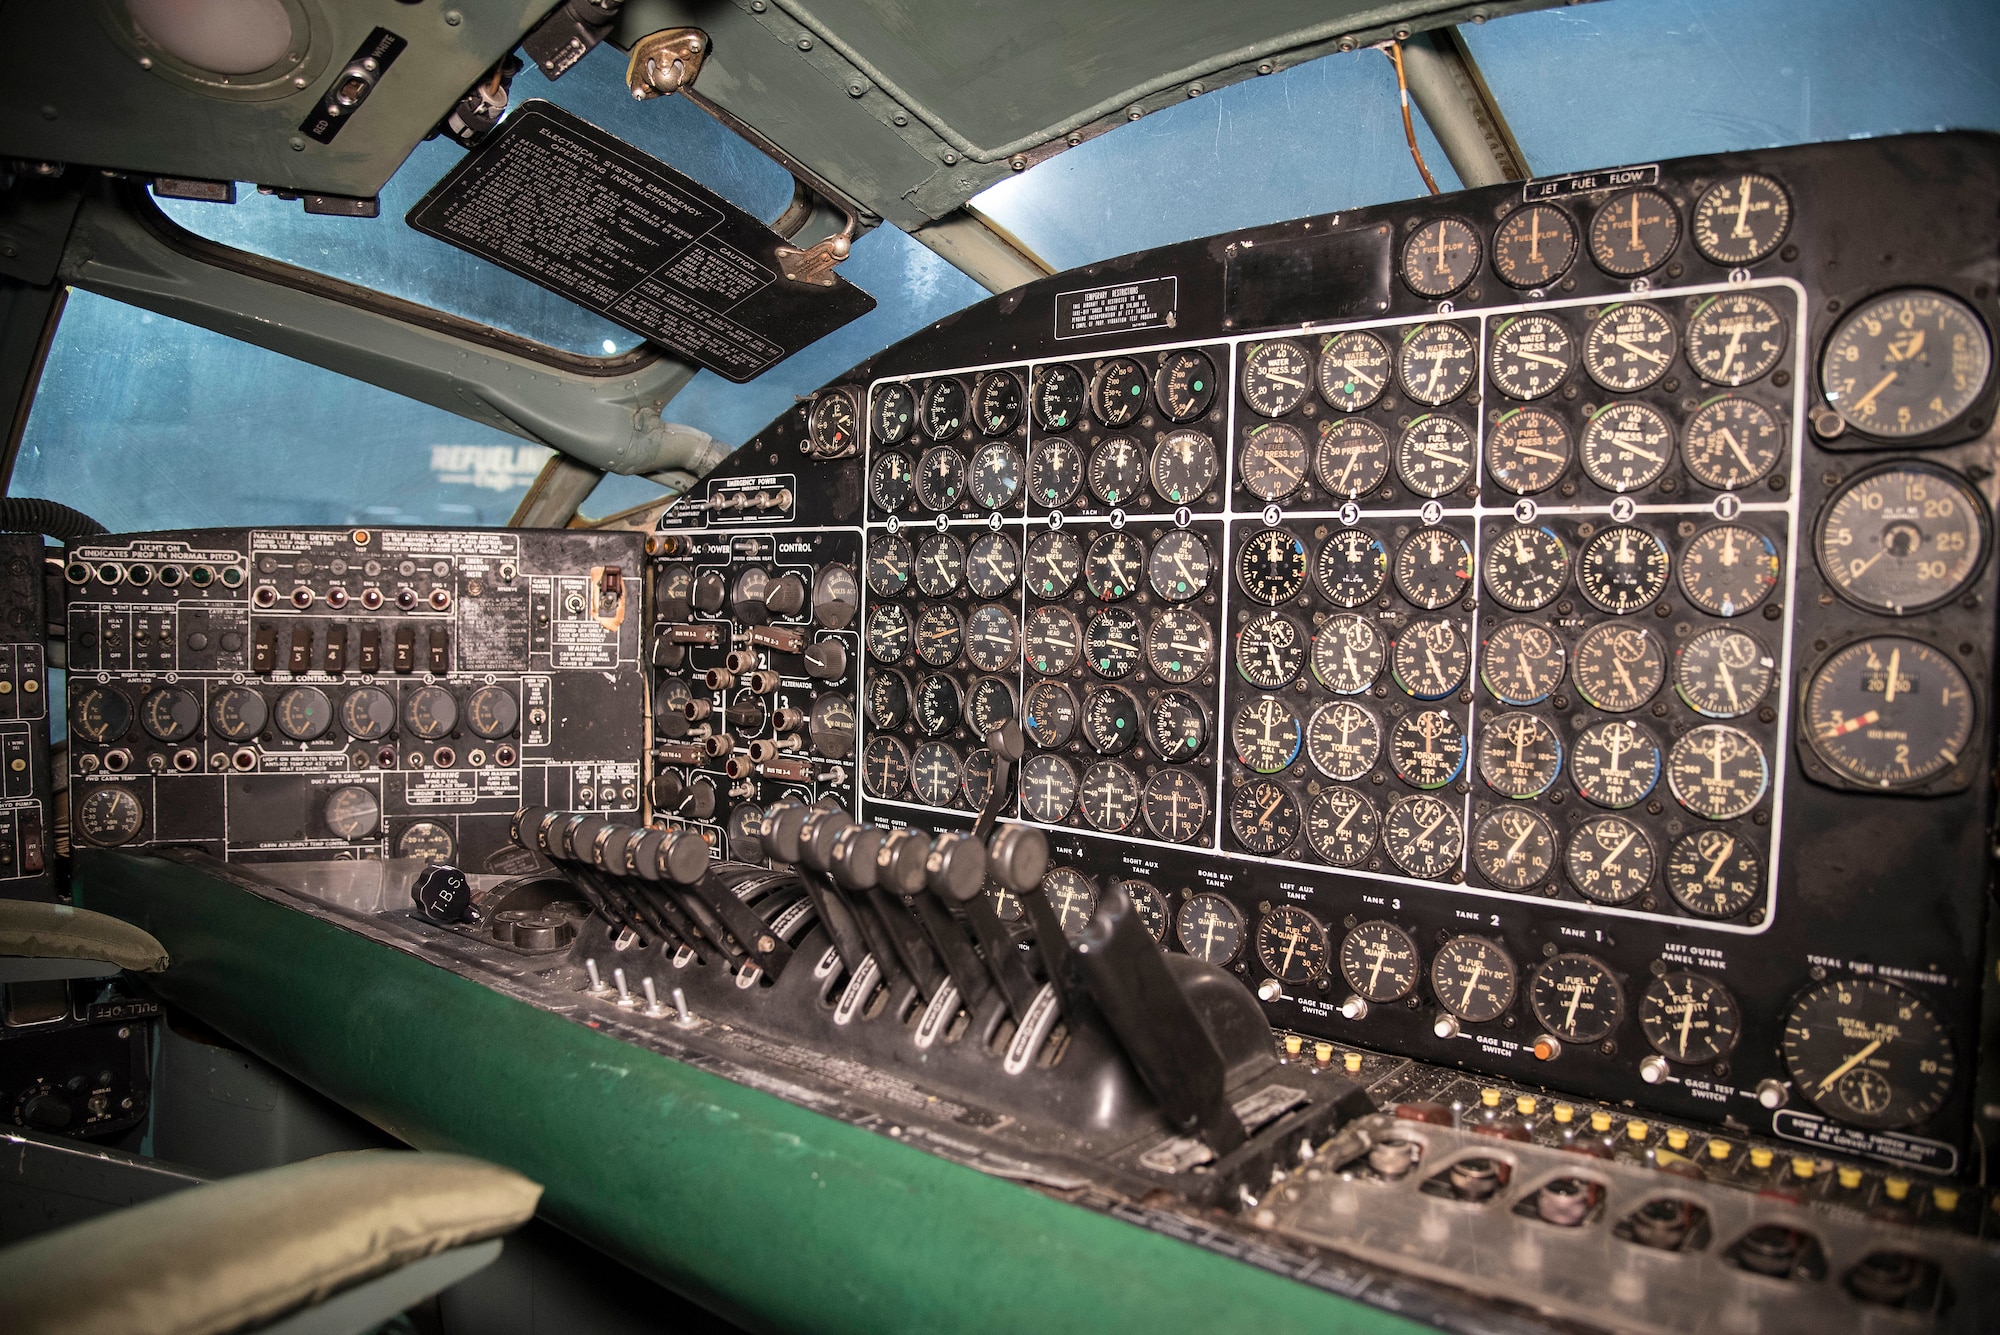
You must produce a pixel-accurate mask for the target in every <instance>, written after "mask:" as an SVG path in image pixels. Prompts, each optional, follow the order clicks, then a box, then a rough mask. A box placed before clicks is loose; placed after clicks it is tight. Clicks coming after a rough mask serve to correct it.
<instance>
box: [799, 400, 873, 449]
mask: <svg viewBox="0 0 2000 1335" xmlns="http://www.w3.org/2000/svg"><path fill="white" fill-rule="evenodd" d="M859 426H860V424H859V423H858V422H857V421H856V420H855V412H854V396H853V395H852V394H850V393H848V392H847V391H846V390H844V389H830V390H827V391H826V392H825V393H823V394H821V395H819V396H818V397H817V398H815V399H814V400H813V401H812V407H811V408H810V409H808V410H807V412H806V434H808V435H809V436H811V437H812V443H813V444H814V445H816V446H818V447H819V452H820V453H821V454H823V455H825V456H827V457H828V458H833V457H837V456H839V455H843V454H849V453H852V452H853V450H854V447H855V444H856V442H857V441H858V440H859V439H860V436H859Z"/></svg>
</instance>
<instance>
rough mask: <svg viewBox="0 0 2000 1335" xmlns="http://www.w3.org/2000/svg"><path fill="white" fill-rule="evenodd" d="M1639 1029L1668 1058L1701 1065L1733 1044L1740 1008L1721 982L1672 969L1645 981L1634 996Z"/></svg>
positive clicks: (1730, 1049)
mask: <svg viewBox="0 0 2000 1335" xmlns="http://www.w3.org/2000/svg"><path fill="white" fill-rule="evenodd" d="M1639 1031H1640V1032H1641V1033H1643V1034H1644V1035H1645V1036H1646V1042H1648V1043H1649V1044H1651V1045H1652V1048H1653V1051H1655V1052H1657V1053H1659V1054H1660V1055H1661V1056H1662V1057H1665V1058H1666V1059H1667V1060H1668V1061H1670V1062H1677V1063H1679V1064H1681V1065H1683V1066H1706V1065H1707V1064H1708V1063H1710V1062H1715V1061H1721V1060H1722V1059H1723V1058H1724V1057H1727V1056H1728V1055H1729V1054H1730V1053H1731V1052H1733V1051H1735V1050H1736V1039H1737V1036H1738V1035H1739V1034H1741V1033H1742V1032H1743V1013H1742V1012H1741V1011H1740V1010H1739V1009H1737V1005H1736V998H1735V997H1732V996H1730V995H1729V989H1728V988H1726V987H1724V986H1723V985H1722V984H1721V983H1718V982H1716V981H1715V980H1714V979H1713V978H1706V977H1703V976H1702V975H1701V974H1698V973H1687V972H1685V971H1681V970H1676V971H1675V972H1673V973H1663V974H1661V975H1660V976H1659V977H1658V978H1655V979H1654V980H1653V981H1652V982H1650V983H1648V984H1647V985H1646V991H1645V993H1644V994H1643V995H1641V996H1640V998H1639Z"/></svg>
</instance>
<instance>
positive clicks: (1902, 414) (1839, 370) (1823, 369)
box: [1819, 288, 1993, 440]
mask: <svg viewBox="0 0 2000 1335" xmlns="http://www.w3.org/2000/svg"><path fill="white" fill-rule="evenodd" d="M1992 371H1993V341H1992V339H1991V338H1990V337H1989V336H1988V335H1987V332H1986V327H1985V326H1984V325H1983V324H1981V323H1980V321H1979V317H1978V316H1977V315H1975V314H1973V312H1972V308H1971V307H1969V306H1967V305H1965V304H1964V303H1963V302H1961V301H1959V300H1958V299H1957V298H1956V297H1948V296H1946V295H1944V293H1942V292H1924V291H1918V290H1916V289H1912V288H1905V289H1903V290H1901V291H1898V292H1889V293H1886V294H1884V295H1882V296H1879V297H1877V298H1875V299H1874V300H1873V301H1871V302H1869V303H1868V304H1867V305H1865V306H1863V307H1861V308H1860V309H1859V310H1857V311H1853V312H1850V313H1849V314H1848V316H1847V318H1846V319H1844V320H1842V321H1841V322H1840V324H1839V325H1838V326H1836V327H1835V328H1834V331H1833V337H1831V338H1829V339H1828V340H1827V342H1826V351H1825V352H1823V353H1821V354H1820V370H1819V378H1820V387H1821V389H1822V390H1824V391H1825V393H1826V400H1827V402H1828V403H1830V404H1832V405H1833V410H1834V411H1835V412H1837V413H1839V414H1840V416H1841V418H1842V419H1843V420H1844V421H1846V423H1847V424H1848V425H1849V426H1851V427H1853V428H1854V429H1855V430H1857V431H1863V432H1866V433H1867V434H1869V435H1871V436H1879V437H1883V438H1885V439H1890V440H1907V439H1909V438H1910V437H1912V436H1921V435H1925V434H1927V433H1929V432H1932V431H1936V430H1938V429H1939V428H1941V427H1944V426H1948V425H1950V424H1951V423H1952V422H1954V421H1956V420H1958V418H1959V417H1960V416H1961V415H1962V414H1964V412H1965V411H1966V409H1968V408H1970V407H1971V406H1972V405H1973V403H1974V402H1975V401H1976V400H1977V399H1978V398H1979V396H1980V394H1981V393H1982V392H1984V390H1985V389H1986V382H1987V378H1988V377H1989V376H1990V375H1991V374H1992Z"/></svg>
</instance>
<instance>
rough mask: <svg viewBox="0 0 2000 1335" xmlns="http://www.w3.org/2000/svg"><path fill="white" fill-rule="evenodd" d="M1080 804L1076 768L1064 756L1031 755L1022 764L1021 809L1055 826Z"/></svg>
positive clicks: (1032, 818)
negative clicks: (1077, 794) (1078, 802)
mask: <svg viewBox="0 0 2000 1335" xmlns="http://www.w3.org/2000/svg"><path fill="white" fill-rule="evenodd" d="M1075 806H1076V771H1075V770H1074V769H1071V768H1070V764H1069V762H1068V761H1067V760H1064V759H1063V758H1062V757H1061V756H1050V755H1036V756H1029V757H1028V758H1027V760H1026V761H1024V762H1023V763H1022V765H1021V810H1023V811H1025V812H1027V813H1028V817H1029V819H1031V820H1038V821H1040V822H1041V823H1042V824H1044V825H1053V824H1055V823H1056V822H1057V821H1059V820H1061V819H1062V818H1063V817H1065V816H1067V815H1069V813H1070V811H1071V810H1072V809H1073V808H1075Z"/></svg>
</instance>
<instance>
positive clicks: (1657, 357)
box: [1611, 334, 1667, 366]
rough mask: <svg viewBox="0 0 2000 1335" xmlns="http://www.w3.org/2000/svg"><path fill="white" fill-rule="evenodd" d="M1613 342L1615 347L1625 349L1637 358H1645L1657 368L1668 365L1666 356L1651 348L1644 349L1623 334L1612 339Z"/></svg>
mask: <svg viewBox="0 0 2000 1335" xmlns="http://www.w3.org/2000/svg"><path fill="white" fill-rule="evenodd" d="M1611 342H1612V344H1613V345H1614V346H1616V347H1620V348H1623V349H1625V351H1627V352H1629V353H1631V354H1632V355H1633V356H1635V357H1644V358H1645V359H1646V360H1647V361H1649V362H1651V363H1653V364H1654V365H1655V366H1665V365H1666V364H1667V358H1666V354H1664V353H1659V352H1654V351H1653V350H1652V349H1651V348H1642V347H1640V346H1639V345H1638V344H1637V343H1634V342H1633V341H1632V340H1631V339H1629V338H1626V337H1625V336H1624V335H1622V334H1621V335H1619V336H1618V337H1617V338H1614V339H1612V340H1611Z"/></svg>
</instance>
